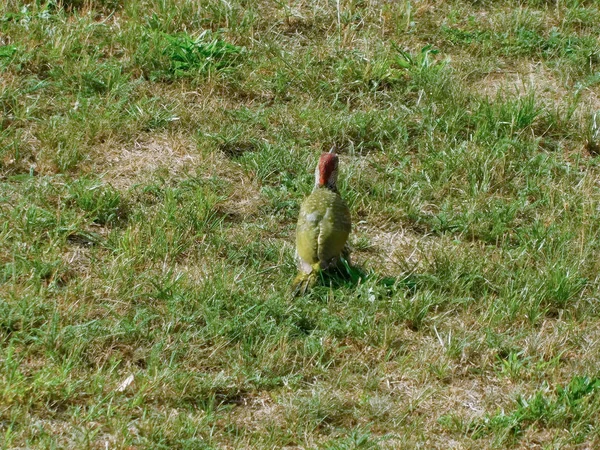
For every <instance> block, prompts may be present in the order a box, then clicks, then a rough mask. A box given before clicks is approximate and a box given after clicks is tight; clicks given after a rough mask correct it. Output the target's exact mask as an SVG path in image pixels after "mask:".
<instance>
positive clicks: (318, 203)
mask: <svg viewBox="0 0 600 450" xmlns="http://www.w3.org/2000/svg"><path fill="white" fill-rule="evenodd" d="M338 165H339V158H338V155H337V154H336V153H335V148H332V149H331V150H330V151H329V152H328V153H323V154H321V156H320V158H319V163H318V164H317V167H316V168H315V185H314V188H313V191H312V193H311V194H310V195H309V196H308V197H306V198H305V199H304V201H303V202H302V205H301V206H300V213H299V215H298V223H297V225H296V259H297V262H298V275H297V276H296V278H295V279H294V282H293V284H292V289H293V292H294V294H295V295H299V294H304V293H306V292H307V291H308V290H309V288H310V287H312V286H314V284H315V283H316V281H317V278H318V276H319V274H320V273H321V271H323V270H325V269H328V268H330V267H336V266H337V265H338V264H339V263H340V258H341V257H345V259H346V260H347V259H348V254H349V252H348V251H347V246H346V244H347V241H348V236H349V235H350V231H351V228H352V219H351V216H350V210H349V209H348V205H347V204H346V202H344V200H343V199H342V197H341V195H340V193H339V192H338V188H337V175H338Z"/></svg>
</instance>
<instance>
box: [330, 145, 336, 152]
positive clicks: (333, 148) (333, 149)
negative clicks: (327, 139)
mask: <svg viewBox="0 0 600 450" xmlns="http://www.w3.org/2000/svg"><path fill="white" fill-rule="evenodd" d="M329 153H331V154H335V145H334V146H333V147H331V150H329Z"/></svg>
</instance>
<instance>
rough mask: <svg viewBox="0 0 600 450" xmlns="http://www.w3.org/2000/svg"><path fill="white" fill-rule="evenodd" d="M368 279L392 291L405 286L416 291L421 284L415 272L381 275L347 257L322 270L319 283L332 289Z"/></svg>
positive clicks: (358, 284)
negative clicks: (350, 261) (353, 263)
mask: <svg viewBox="0 0 600 450" xmlns="http://www.w3.org/2000/svg"><path fill="white" fill-rule="evenodd" d="M368 281H369V282H375V284H376V285H378V286H381V287H383V288H385V290H389V291H390V292H393V291H395V290H396V289H398V288H403V289H405V290H407V291H410V292H413V293H414V292H415V291H417V290H418V288H419V285H420V284H421V283H420V281H421V280H420V277H419V275H418V274H416V273H414V272H410V273H405V274H401V275H400V276H398V277H394V276H381V274H378V273H377V272H374V271H372V270H370V271H367V270H365V269H364V268H363V267H361V266H358V265H352V264H350V263H349V262H348V261H347V260H345V259H341V260H340V263H339V264H338V265H337V266H335V267H332V268H330V269H328V270H324V271H323V272H321V273H320V278H319V281H318V283H317V284H318V285H320V286H326V287H329V288H332V289H338V288H347V289H354V288H357V287H359V286H360V285H361V284H364V283H366V282H368Z"/></svg>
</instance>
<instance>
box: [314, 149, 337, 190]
mask: <svg viewBox="0 0 600 450" xmlns="http://www.w3.org/2000/svg"><path fill="white" fill-rule="evenodd" d="M337 174H338V155H336V154H335V150H334V149H333V148H332V149H331V150H330V151H329V153H323V154H322V155H321V158H319V164H317V167H316V169H315V188H317V187H327V188H329V189H331V190H333V191H336V190H337Z"/></svg>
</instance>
